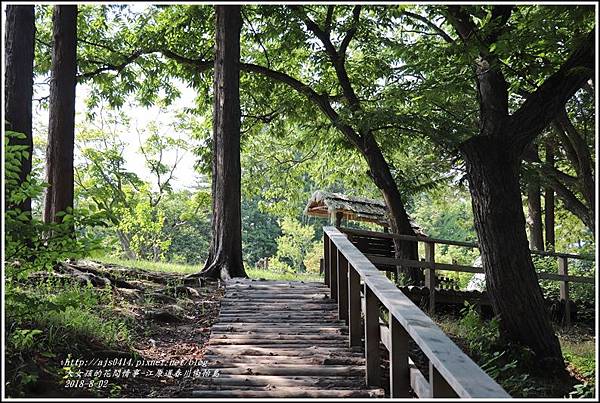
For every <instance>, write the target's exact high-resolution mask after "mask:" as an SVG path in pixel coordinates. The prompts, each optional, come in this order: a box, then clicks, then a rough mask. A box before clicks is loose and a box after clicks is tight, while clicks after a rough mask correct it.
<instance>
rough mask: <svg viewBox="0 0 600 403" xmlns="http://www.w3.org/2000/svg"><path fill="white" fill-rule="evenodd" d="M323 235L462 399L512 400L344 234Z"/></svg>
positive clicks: (331, 231) (326, 230)
mask: <svg viewBox="0 0 600 403" xmlns="http://www.w3.org/2000/svg"><path fill="white" fill-rule="evenodd" d="M323 231H324V233H325V234H326V236H327V238H329V240H330V242H331V243H333V244H334V245H335V248H336V249H337V252H336V253H338V254H341V255H343V257H344V258H345V259H346V260H347V262H348V266H349V268H350V270H355V271H356V273H358V274H359V276H360V278H361V279H362V280H363V282H364V284H365V286H366V287H365V290H366V289H367V287H368V289H369V290H370V292H372V293H373V294H374V295H375V296H376V298H377V299H378V300H379V302H380V303H381V304H382V305H383V306H384V307H385V308H386V309H387V310H388V312H389V315H390V318H389V321H390V322H392V321H393V319H394V318H395V319H396V320H397V321H398V322H399V323H400V325H401V326H402V327H403V328H404V330H405V331H406V333H407V334H408V335H409V336H410V338H412V340H414V341H415V343H417V345H418V346H419V348H420V349H421V351H422V352H423V353H424V354H425V355H426V356H427V358H428V359H429V362H430V364H431V365H432V366H433V367H435V370H437V371H438V372H439V374H440V375H441V376H442V377H443V378H444V380H445V381H446V382H447V383H448V385H449V386H450V387H451V388H452V389H453V390H454V392H455V393H456V394H457V395H458V396H459V397H465V398H473V397H495V398H498V397H502V398H509V397H510V395H508V394H507V393H506V391H504V389H502V387H501V386H500V385H498V383H496V381H494V380H493V379H492V378H491V377H490V376H489V375H487V374H486V373H485V372H484V371H483V370H482V369H481V368H479V366H477V364H475V362H473V360H471V358H469V357H468V356H467V355H466V354H465V353H464V352H462V350H461V349H460V348H458V346H457V345H456V344H454V342H452V340H450V338H449V337H448V336H447V335H446V334H445V333H444V332H443V331H442V330H441V329H440V328H439V327H438V326H437V325H436V324H435V323H434V322H433V320H432V319H431V318H430V317H429V316H427V315H426V314H425V313H424V312H423V311H421V309H419V307H417V306H416V305H415V304H414V303H413V302H412V301H411V300H410V299H409V298H408V297H407V296H406V295H405V294H404V293H403V292H402V291H400V290H399V289H398V288H397V287H396V285H394V284H393V283H392V282H391V281H389V280H388V279H387V278H386V277H385V276H384V275H383V274H382V273H381V272H380V271H379V270H378V269H377V268H376V267H375V266H374V265H373V263H371V261H370V260H369V259H368V258H367V257H366V256H365V255H364V254H363V253H362V252H360V251H359V250H358V248H356V247H355V246H354V245H353V244H352V243H351V242H350V241H349V240H348V238H347V236H346V235H345V234H344V233H342V232H341V231H340V230H339V229H337V228H335V227H324V228H323ZM338 256H339V255H338ZM338 259H339V258H338ZM366 297H367V296H366V295H365V298H366ZM338 302H339V301H338ZM377 326H379V324H377ZM365 327H366V325H365ZM365 342H366V341H365ZM390 354H392V353H390ZM391 361H392V357H390V362H391ZM367 365H369V364H368V363H367ZM430 373H431V370H430ZM430 382H432V381H431V380H430Z"/></svg>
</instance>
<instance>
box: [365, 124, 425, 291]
mask: <svg viewBox="0 0 600 403" xmlns="http://www.w3.org/2000/svg"><path fill="white" fill-rule="evenodd" d="M363 139H364V141H363V143H362V144H361V145H360V151H361V152H362V154H363V156H364V158H365V160H366V161H367V165H368V166H369V174H370V176H371V178H372V179H373V182H375V185H376V186H377V188H379V190H380V191H381V193H382V194H383V198H384V200H385V204H386V206H387V208H388V213H389V220H390V226H391V229H392V233H394V234H402V235H413V236H414V235H416V234H415V231H414V229H413V227H412V225H411V223H410V219H409V217H408V214H407V212H406V209H405V207H404V203H403V202H402V197H401V196H400V191H399V190H398V185H397V184H396V181H395V180H394V177H393V176H392V173H391V172H390V167H389V165H388V163H387V161H386V160H385V157H384V156H383V154H382V153H381V149H380V148H379V145H378V144H377V142H376V140H375V138H373V136H372V135H371V134H370V133H367V134H364V135H363ZM394 246H395V250H396V252H395V254H396V257H398V258H400V259H409V260H419V254H418V249H417V243H416V242H411V241H400V240H398V239H394ZM401 272H402V273H404V274H405V276H406V279H407V282H408V283H409V284H413V285H421V284H423V283H424V281H425V276H424V275H423V271H422V270H418V269H416V268H413V267H401Z"/></svg>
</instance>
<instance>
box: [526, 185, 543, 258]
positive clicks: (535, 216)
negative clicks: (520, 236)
mask: <svg viewBox="0 0 600 403" xmlns="http://www.w3.org/2000/svg"><path fill="white" fill-rule="evenodd" d="M527 210H528V213H529V217H528V220H527V225H528V227H529V248H530V249H532V250H544V234H543V231H544V230H543V226H542V195H541V190H540V179H539V177H538V176H537V174H534V175H533V176H532V177H531V178H529V180H528V182H527Z"/></svg>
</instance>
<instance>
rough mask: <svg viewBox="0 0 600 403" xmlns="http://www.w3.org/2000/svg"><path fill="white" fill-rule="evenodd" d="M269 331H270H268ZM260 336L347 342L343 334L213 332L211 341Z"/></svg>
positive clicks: (279, 338) (277, 338) (276, 338)
mask: <svg viewBox="0 0 600 403" xmlns="http://www.w3.org/2000/svg"><path fill="white" fill-rule="evenodd" d="M267 330H268V329H267ZM258 336H261V337H263V338H268V339H274V340H343V341H345V340H346V335H343V334H335V333H334V334H331V333H316V332H312V333H308V334H289V333H287V332H286V333H273V332H269V331H266V332H252V333H231V332H223V333H215V332H211V340H215V339H229V340H233V339H236V340H239V339H244V338H246V339H250V338H254V339H256V338H257V337H258Z"/></svg>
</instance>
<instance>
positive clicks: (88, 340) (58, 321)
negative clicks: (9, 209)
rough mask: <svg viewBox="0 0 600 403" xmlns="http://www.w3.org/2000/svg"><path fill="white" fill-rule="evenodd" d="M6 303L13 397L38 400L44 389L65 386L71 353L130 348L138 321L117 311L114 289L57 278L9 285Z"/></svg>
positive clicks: (8, 374) (8, 381) (9, 392)
mask: <svg viewBox="0 0 600 403" xmlns="http://www.w3.org/2000/svg"><path fill="white" fill-rule="evenodd" d="M5 304H6V328H5V337H6V341H7V343H6V351H5V357H6V386H7V389H6V390H7V395H8V396H10V397H20V396H21V397H22V396H28V397H31V396H35V395H36V393H38V392H36V391H37V389H38V388H40V387H42V386H40V385H48V384H54V385H58V384H60V382H62V371H63V368H62V367H63V365H62V364H61V361H62V360H63V359H65V358H66V357H67V356H68V355H72V356H74V357H75V356H80V355H82V354H88V353H90V352H91V353H93V352H94V351H97V350H105V349H117V350H121V351H129V350H130V348H129V347H130V346H131V343H132V336H131V331H130V326H129V325H130V324H131V323H132V322H130V320H129V318H128V317H125V316H121V315H118V314H117V313H116V312H114V311H113V309H112V308H113V305H114V300H113V295H112V292H111V290H110V289H109V288H106V289H98V288H94V287H92V286H91V285H88V286H82V285H81V284H80V283H77V282H64V281H61V282H58V281H52V280H36V281H31V282H27V283H14V282H10V281H9V282H7V284H6V291H5ZM42 388H43V387H42Z"/></svg>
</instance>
